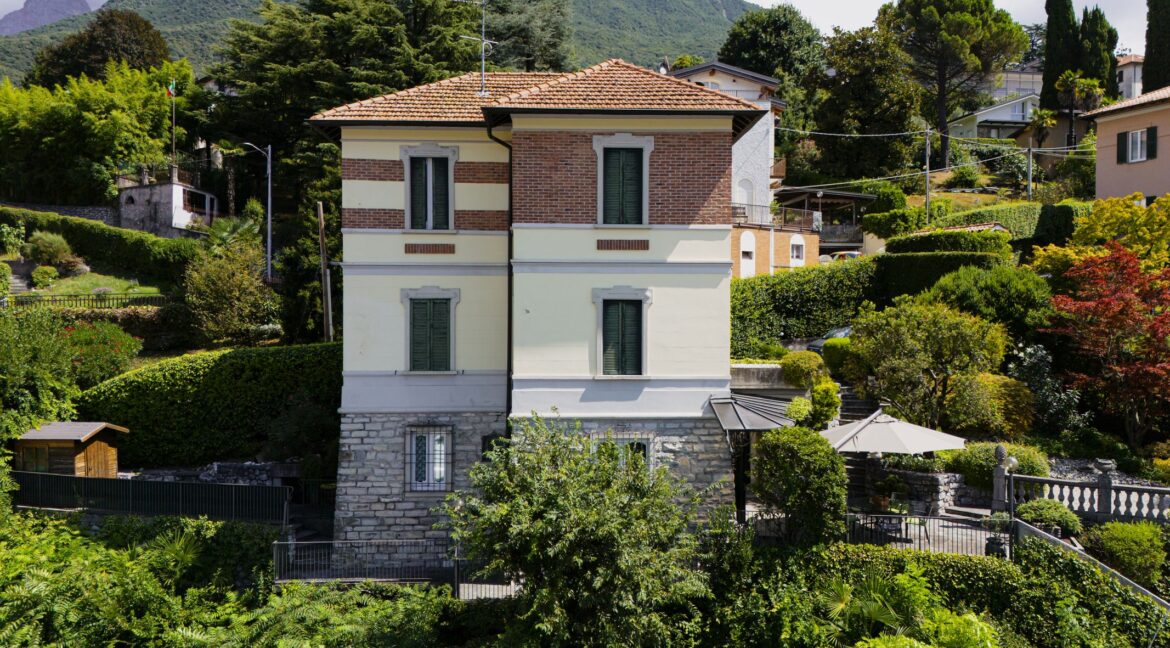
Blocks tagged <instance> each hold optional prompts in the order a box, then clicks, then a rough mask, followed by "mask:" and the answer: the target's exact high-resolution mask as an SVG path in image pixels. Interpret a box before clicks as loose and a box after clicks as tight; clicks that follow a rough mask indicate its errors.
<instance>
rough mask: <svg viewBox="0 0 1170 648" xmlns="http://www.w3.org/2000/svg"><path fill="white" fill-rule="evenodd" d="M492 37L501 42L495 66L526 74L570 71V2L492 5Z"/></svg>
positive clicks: (510, 0)
mask: <svg viewBox="0 0 1170 648" xmlns="http://www.w3.org/2000/svg"><path fill="white" fill-rule="evenodd" d="M488 6H489V9H490V10H491V11H492V12H494V13H496V14H497V15H496V16H494V17H491V16H489V19H488V36H489V37H491V36H494V38H495V40H498V41H499V42H500V45H499V47H497V48H496V49H495V50H494V51H493V52H492V62H493V63H495V64H497V65H500V66H503V67H510V68H518V69H521V70H524V71H525V72H535V71H538V70H541V71H544V70H553V71H560V70H564V69H566V68H568V66H569V58H570V56H571V52H570V51H569V37H570V31H571V30H570V28H569V4H568V1H567V0H536V1H531V0H504V2H496V3H492V4H490V5H488Z"/></svg>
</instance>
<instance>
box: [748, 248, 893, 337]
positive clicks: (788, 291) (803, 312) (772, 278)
mask: <svg viewBox="0 0 1170 648" xmlns="http://www.w3.org/2000/svg"><path fill="white" fill-rule="evenodd" d="M874 267H875V266H874V263H873V261H872V259H854V260H851V261H840V262H837V263H831V264H826V265H819V266H813V267H809V268H801V269H798V270H793V271H791V272H785V273H781V274H775V275H763V276H759V277H752V278H750V279H735V280H734V281H732V282H731V331H732V334H731V355H732V357H749V356H748V355H747V354H746V352H747V351H748V350H749V349H750V347H751V344H752V341H753V340H762V341H775V340H780V339H784V338H811V337H819V336H821V335H824V334H825V333H826V332H828V331H829V330H830V329H834V328H838V327H841V326H847V325H848V324H849V323H850V322H851V321H853V317H854V315H856V314H857V309H858V308H859V307H860V306H861V304H862V302H864V301H866V300H867V299H871V298H872V296H871V292H872V284H873V275H874Z"/></svg>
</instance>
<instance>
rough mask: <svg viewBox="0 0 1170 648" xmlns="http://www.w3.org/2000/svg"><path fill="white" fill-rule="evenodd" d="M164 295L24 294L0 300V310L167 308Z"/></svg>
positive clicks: (166, 299)
mask: <svg viewBox="0 0 1170 648" xmlns="http://www.w3.org/2000/svg"><path fill="white" fill-rule="evenodd" d="M167 301H168V298H167V297H165V296H163V295H43V294H39V293H22V294H19V295H10V296H8V297H7V298H5V299H0V308H31V307H36V306H45V307H48V308H128V307H131V306H165V305H166V304H167Z"/></svg>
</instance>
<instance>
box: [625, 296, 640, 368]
mask: <svg viewBox="0 0 1170 648" xmlns="http://www.w3.org/2000/svg"><path fill="white" fill-rule="evenodd" d="M621 305H622V343H621V366H620V369H621V374H622V375H623V376H639V375H641V374H642V302H640V301H623V302H621Z"/></svg>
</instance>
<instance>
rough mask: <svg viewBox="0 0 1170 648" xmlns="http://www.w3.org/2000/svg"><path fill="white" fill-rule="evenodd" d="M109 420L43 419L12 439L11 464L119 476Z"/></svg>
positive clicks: (31, 469)
mask: <svg viewBox="0 0 1170 648" xmlns="http://www.w3.org/2000/svg"><path fill="white" fill-rule="evenodd" d="M126 432H129V430H127V429H126V428H124V427H120V426H117V425H113V424H111V423H94V422H80V423H65V422H55V423H45V424H44V425H42V426H41V427H40V428H39V429H35V430H29V431H28V432H26V433H25V434H24V436H22V437H20V439H18V440H17V441H15V442H14V443H13V448H12V450H13V454H14V455H15V458H14V468H15V469H16V470H19V471H24V472H39V473H53V474H56V475H73V476H76V477H110V478H114V477H117V476H118V436H119V435H120V434H124V433H126Z"/></svg>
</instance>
